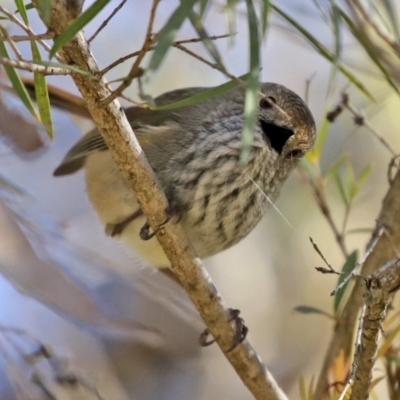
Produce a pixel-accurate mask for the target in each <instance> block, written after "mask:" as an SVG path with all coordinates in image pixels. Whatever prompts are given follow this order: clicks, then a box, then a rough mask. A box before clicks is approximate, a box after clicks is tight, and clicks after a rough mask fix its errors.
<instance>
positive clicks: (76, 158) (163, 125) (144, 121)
mask: <svg viewBox="0 0 400 400" xmlns="http://www.w3.org/2000/svg"><path fill="white" fill-rule="evenodd" d="M205 89H206V88H187V89H180V90H175V91H173V92H168V93H165V94H163V95H161V96H159V97H158V98H156V99H155V102H156V104H157V105H164V104H169V103H172V102H176V101H179V100H182V99H185V98H187V97H189V96H192V95H194V94H196V93H199V92H201V91H204V90H205ZM180 110H181V109H177V110H171V111H162V110H159V111H158V110H150V109H144V108H138V107H131V108H128V109H126V110H125V113H126V116H127V119H128V121H129V123H130V124H131V126H132V128H133V129H134V131H135V134H136V136H137V138H138V141H139V143H140V145H141V147H142V148H143V149H144V151H145V152H146V149H149V148H150V147H157V148H159V143H160V142H163V141H164V140H166V138H165V135H171V138H172V137H174V136H175V135H176V134H177V132H179V130H180V123H181V113H180ZM104 150H108V147H107V145H106V143H105V142H104V139H103V137H102V136H101V135H100V133H99V131H98V130H97V129H93V130H92V131H90V132H89V133H87V134H86V135H85V136H83V137H82V139H80V140H79V141H78V142H77V143H76V144H75V145H74V146H73V147H72V148H71V150H70V151H69V152H68V153H67V154H66V156H65V157H64V159H63V161H62V162H61V164H60V165H59V166H58V167H57V169H56V170H55V171H54V175H55V176H61V175H69V174H72V173H74V172H76V171H78V170H79V169H80V168H82V167H83V165H84V163H85V159H86V157H87V156H88V155H89V154H90V153H93V152H95V151H104ZM160 157H162V158H165V159H167V157H169V155H168V154H166V153H161V154H160ZM158 161H159V162H161V161H162V160H158Z"/></svg>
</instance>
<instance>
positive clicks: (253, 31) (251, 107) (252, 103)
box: [240, 0, 260, 163]
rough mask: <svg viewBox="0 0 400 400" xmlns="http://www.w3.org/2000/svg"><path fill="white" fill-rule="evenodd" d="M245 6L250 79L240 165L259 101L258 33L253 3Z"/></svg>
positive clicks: (249, 0) (250, 138)
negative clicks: (248, 41)
mask: <svg viewBox="0 0 400 400" xmlns="http://www.w3.org/2000/svg"><path fill="white" fill-rule="evenodd" d="M246 5H247V24H248V28H249V40H250V78H249V81H248V87H247V89H246V95H245V103H244V121H243V132H242V151H241V154H240V162H242V163H246V162H247V159H248V157H249V155H250V150H251V146H252V144H253V139H254V128H255V126H256V123H257V114H258V103H259V99H260V95H259V92H260V79H259V75H260V33H259V31H258V20H257V14H256V11H255V8H254V4H253V1H252V0H246Z"/></svg>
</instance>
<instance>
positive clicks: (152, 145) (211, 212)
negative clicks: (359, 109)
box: [54, 83, 316, 269]
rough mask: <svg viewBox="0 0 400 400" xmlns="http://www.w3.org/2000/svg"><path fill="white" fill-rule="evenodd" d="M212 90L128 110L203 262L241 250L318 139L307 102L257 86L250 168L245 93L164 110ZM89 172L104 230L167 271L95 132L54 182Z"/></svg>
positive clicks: (273, 86) (189, 91)
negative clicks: (245, 134)
mask: <svg viewBox="0 0 400 400" xmlns="http://www.w3.org/2000/svg"><path fill="white" fill-rule="evenodd" d="M208 89H209V88H207V87H193V88H184V89H177V90H173V91H170V92H167V93H164V94H162V95H160V96H159V97H157V98H155V99H154V103H155V105H156V108H155V109H150V108H142V107H136V106H135V107H129V108H126V109H125V114H126V116H127V119H128V121H129V123H130V125H131V126H132V128H133V131H134V133H135V135H136V137H137V139H138V141H139V143H140V145H141V147H142V149H143V151H144V153H145V155H146V158H147V160H148V162H149V164H150V166H151V167H152V169H153V170H154V172H155V174H156V176H157V178H158V180H159V182H160V184H161V187H162V188H163V190H164V192H165V194H166V197H167V199H168V201H169V204H170V210H172V211H171V212H172V214H173V215H175V216H176V217H177V218H176V220H179V222H180V223H181V224H182V226H183V229H184V231H185V233H186V235H187V237H188V239H189V240H190V242H191V243H192V245H193V247H194V249H195V251H196V252H197V254H198V256H199V257H200V258H207V257H210V256H212V255H214V254H216V253H219V252H221V251H223V250H225V249H227V248H229V247H231V246H233V245H235V244H236V243H238V242H239V241H240V240H242V239H243V238H244V237H246V236H247V235H248V234H249V233H250V232H251V231H252V230H253V229H254V227H255V226H256V225H257V224H258V223H259V221H260V220H261V218H262V217H263V216H264V215H265V213H266V212H267V211H268V209H269V208H270V207H271V205H272V204H273V203H274V202H275V201H276V199H277V197H278V195H279V192H280V190H281V188H282V185H283V184H284V182H285V181H286V180H287V178H288V177H289V175H290V173H291V172H292V171H293V170H294V169H295V168H296V166H297V165H298V164H299V162H300V160H301V158H302V157H303V156H304V155H305V154H306V152H307V151H308V150H309V149H310V148H311V147H312V146H313V144H314V142H315V139H316V127H315V122H314V118H313V116H312V113H311V111H310V109H309V108H308V106H307V105H306V103H305V102H304V101H303V100H302V99H301V98H300V97H299V96H298V95H297V94H296V93H294V92H293V91H291V90H290V89H288V88H286V87H285V86H283V85H280V84H277V83H261V85H260V96H259V103H258V104H256V105H255V106H256V107H257V121H256V124H255V127H254V138H253V142H252V144H251V148H250V152H249V156H248V159H247V161H246V162H242V161H241V160H240V155H241V152H242V148H243V144H242V143H243V142H242V132H243V124H244V120H245V112H244V106H245V97H246V88H245V87H242V86H237V87H235V88H233V89H230V90H228V91H226V92H224V93H221V94H219V95H217V96H214V97H211V98H208V99H206V100H203V101H201V102H199V103H196V104H191V105H187V106H184V107H181V108H176V109H169V110H163V109H160V110H158V109H157V106H158V107H160V106H165V105H168V104H171V103H174V102H177V101H181V100H183V99H186V98H188V97H191V96H193V95H199V94H201V93H203V92H204V91H206V90H208ZM82 168H83V169H84V170H85V180H86V187H87V193H88V197H89V199H90V202H91V203H92V205H93V207H94V209H95V210H96V212H97V214H98V216H99V219H100V221H101V222H102V223H103V225H104V226H105V231H106V233H107V234H108V235H110V236H112V237H115V238H118V239H121V240H123V241H124V242H125V243H126V244H127V245H128V246H129V247H131V248H132V249H133V250H134V251H135V253H137V254H138V255H139V256H141V257H142V258H144V259H145V260H146V261H147V262H149V263H150V264H151V265H153V266H155V267H157V268H161V269H164V268H169V261H168V259H167V257H166V256H165V254H164V252H163V250H162V248H161V246H160V245H159V243H158V241H157V240H156V238H151V235H146V234H145V233H144V232H145V229H144V227H146V226H147V227H148V225H146V217H145V215H144V214H143V212H142V210H141V208H140V205H139V204H138V202H137V201H136V199H135V196H134V194H133V192H132V191H131V189H130V187H129V186H128V185H127V183H126V182H125V180H124V178H123V176H122V174H121V172H120V169H119V167H118V165H117V164H116V163H115V162H114V160H113V158H112V156H111V152H110V151H109V149H108V147H107V145H106V143H105V141H104V139H103V137H102V136H101V134H100V132H99V131H98V129H97V128H95V129H93V130H91V131H90V132H89V133H87V134H86V135H84V136H83V137H82V138H81V139H80V140H79V141H78V142H77V143H76V144H75V145H74V146H73V147H72V148H71V149H70V150H69V151H68V153H67V154H66V156H65V157H64V159H63V160H62V162H61V163H60V165H59V166H58V167H57V168H56V169H55V171H54V175H55V176H64V175H68V174H72V173H75V172H76V171H78V170H80V169H82ZM144 239H148V240H144Z"/></svg>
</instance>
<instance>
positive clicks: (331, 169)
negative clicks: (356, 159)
mask: <svg viewBox="0 0 400 400" xmlns="http://www.w3.org/2000/svg"><path fill="white" fill-rule="evenodd" d="M348 159H349V155H348V154H343V155H342V156H341V157H340V158H339V159H338V160H337V161H335V162H334V163H333V164H332V165H331V166H330V167H329V168H328V169H327V171H326V172H325V174H324V178H329V177H331V176H332V175H334V174H337V173H338V170H339V168H341V167H342V166H343V164H344V163H345V162H346V161H348Z"/></svg>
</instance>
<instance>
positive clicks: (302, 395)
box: [299, 376, 308, 400]
mask: <svg viewBox="0 0 400 400" xmlns="http://www.w3.org/2000/svg"><path fill="white" fill-rule="evenodd" d="M299 385H300V387H299V390H300V400H308V396H307V387H306V381H305V379H304V376H300V382H299Z"/></svg>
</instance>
